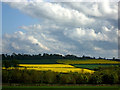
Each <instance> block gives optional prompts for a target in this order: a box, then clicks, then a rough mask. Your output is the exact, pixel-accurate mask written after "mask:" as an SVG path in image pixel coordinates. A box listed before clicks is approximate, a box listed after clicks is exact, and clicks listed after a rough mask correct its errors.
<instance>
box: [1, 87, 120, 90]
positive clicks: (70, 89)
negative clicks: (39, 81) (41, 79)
mask: <svg viewBox="0 0 120 90" xmlns="http://www.w3.org/2000/svg"><path fill="white" fill-rule="evenodd" d="M119 88H120V87H118V86H3V89H2V90H56V89H57V90H64V89H65V90H106V89H108V90H119Z"/></svg>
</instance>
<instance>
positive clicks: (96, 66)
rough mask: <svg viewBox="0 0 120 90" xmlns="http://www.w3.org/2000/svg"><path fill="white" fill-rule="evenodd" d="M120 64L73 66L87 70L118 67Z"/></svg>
mask: <svg viewBox="0 0 120 90" xmlns="http://www.w3.org/2000/svg"><path fill="white" fill-rule="evenodd" d="M116 65H120V64H73V66H75V67H76V68H86V69H91V70H94V69H98V68H100V67H110V66H116Z"/></svg>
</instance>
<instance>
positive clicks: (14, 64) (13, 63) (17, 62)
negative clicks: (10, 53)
mask: <svg viewBox="0 0 120 90" xmlns="http://www.w3.org/2000/svg"><path fill="white" fill-rule="evenodd" d="M11 64H12V66H13V67H18V66H19V61H18V60H12V61H11Z"/></svg>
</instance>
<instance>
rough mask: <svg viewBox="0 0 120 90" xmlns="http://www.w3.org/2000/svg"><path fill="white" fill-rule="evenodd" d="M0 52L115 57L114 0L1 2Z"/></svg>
mask: <svg viewBox="0 0 120 90" xmlns="http://www.w3.org/2000/svg"><path fill="white" fill-rule="evenodd" d="M2 19H3V20H2V26H3V27H2V32H3V33H2V52H3V53H8V54H10V53H13V52H15V53H29V54H38V53H41V54H42V53H53V54H54V53H59V54H63V55H65V54H74V55H77V56H82V55H89V56H95V57H99V56H101V57H106V58H112V57H113V56H115V57H118V50H117V49H118V45H117V43H118V38H117V33H118V31H117V30H118V25H117V23H118V3H117V2H4V3H2Z"/></svg>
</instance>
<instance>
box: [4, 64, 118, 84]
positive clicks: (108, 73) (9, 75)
mask: <svg viewBox="0 0 120 90" xmlns="http://www.w3.org/2000/svg"><path fill="white" fill-rule="evenodd" d="M2 81H3V83H39V84H41V83H45V84H88V83H89V84H120V67H118V66H112V67H107V68H103V69H101V70H99V71H96V72H95V73H93V74H89V73H76V72H70V73H58V72H52V71H34V70H26V69H24V70H18V69H13V70H8V69H5V70H2Z"/></svg>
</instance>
